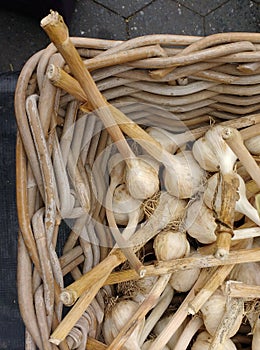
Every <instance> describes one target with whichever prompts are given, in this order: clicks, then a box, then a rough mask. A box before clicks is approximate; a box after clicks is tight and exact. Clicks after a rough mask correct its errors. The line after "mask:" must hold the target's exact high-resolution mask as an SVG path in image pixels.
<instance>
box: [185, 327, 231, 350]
mask: <svg viewBox="0 0 260 350" xmlns="http://www.w3.org/2000/svg"><path fill="white" fill-rule="evenodd" d="M211 341H212V337H211V335H210V334H209V333H208V332H206V331H203V332H201V333H200V334H199V335H198V336H197V338H196V340H195V342H194V343H193V345H192V347H191V350H209V348H210V344H211ZM221 345H222V347H221V350H236V349H237V348H236V346H235V344H234V343H233V342H232V340H231V339H226V340H225V341H224V343H223V344H221Z"/></svg>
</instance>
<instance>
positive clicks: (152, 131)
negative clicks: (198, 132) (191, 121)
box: [146, 126, 193, 154]
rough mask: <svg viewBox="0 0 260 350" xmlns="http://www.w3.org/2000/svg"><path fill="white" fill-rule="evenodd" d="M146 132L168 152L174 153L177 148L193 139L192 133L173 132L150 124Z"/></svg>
mask: <svg viewBox="0 0 260 350" xmlns="http://www.w3.org/2000/svg"><path fill="white" fill-rule="evenodd" d="M146 132H147V133H148V134H149V135H151V136H152V137H153V138H154V139H155V140H156V141H158V142H159V143H160V144H161V145H162V147H164V148H165V149H166V150H167V151H168V152H170V153H172V154H173V153H175V152H176V151H177V149H178V148H180V147H181V146H183V145H184V144H185V143H186V142H188V141H191V140H192V139H193V137H192V133H191V132H190V133H188V132H185V133H180V134H173V133H171V132H169V131H167V130H165V129H162V128H159V127H155V126H151V127H149V128H148V129H146Z"/></svg>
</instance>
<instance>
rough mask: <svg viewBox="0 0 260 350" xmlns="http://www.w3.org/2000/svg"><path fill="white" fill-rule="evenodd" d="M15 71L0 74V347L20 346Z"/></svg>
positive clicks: (15, 347)
mask: <svg viewBox="0 0 260 350" xmlns="http://www.w3.org/2000/svg"><path fill="white" fill-rule="evenodd" d="M17 77H18V73H7V74H0V315H1V318H0V349H1V350H2V349H8V350H18V349H19V350H21V349H24V344H23V342H24V341H23V338H24V327H23V324H22V321H21V318H20V314H19V308H18V302H17V292H16V249H17V230H18V223H17V216H16V196H15V143H16V130H17V128H16V120H15V114H14V106H13V98H14V90H15V85H16V80H17Z"/></svg>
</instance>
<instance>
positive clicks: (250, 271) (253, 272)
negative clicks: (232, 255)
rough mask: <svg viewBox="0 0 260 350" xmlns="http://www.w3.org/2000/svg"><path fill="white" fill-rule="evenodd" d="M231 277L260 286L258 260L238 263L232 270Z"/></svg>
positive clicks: (231, 278)
mask: <svg viewBox="0 0 260 350" xmlns="http://www.w3.org/2000/svg"><path fill="white" fill-rule="evenodd" d="M229 279H230V280H234V281H240V282H243V283H245V284H248V285H256V286H260V265H259V263H257V262H249V263H243V264H237V265H235V267H234V268H233V270H232V271H231V273H230V275H229Z"/></svg>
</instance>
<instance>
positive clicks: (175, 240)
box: [153, 230, 190, 261]
mask: <svg viewBox="0 0 260 350" xmlns="http://www.w3.org/2000/svg"><path fill="white" fill-rule="evenodd" d="M153 247H154V252H155V255H156V258H157V260H163V261H167V260H172V259H178V258H182V257H184V256H186V255H188V254H189V251H190V245H189V242H188V240H187V238H186V234H185V233H182V232H179V231H174V230H166V231H162V232H160V233H158V235H157V236H156V237H155V239H154V244H153Z"/></svg>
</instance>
